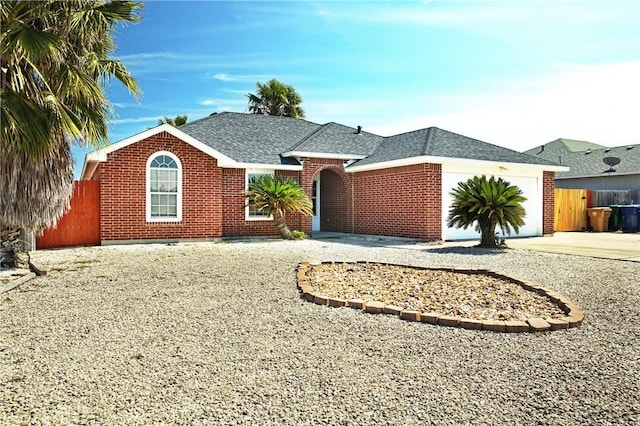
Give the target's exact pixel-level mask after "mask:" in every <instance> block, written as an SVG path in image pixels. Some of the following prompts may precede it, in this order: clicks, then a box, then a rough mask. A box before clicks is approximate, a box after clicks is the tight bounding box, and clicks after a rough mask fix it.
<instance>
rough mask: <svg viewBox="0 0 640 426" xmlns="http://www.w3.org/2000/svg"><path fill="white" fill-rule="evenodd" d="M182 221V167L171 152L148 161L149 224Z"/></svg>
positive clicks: (157, 153) (157, 154) (160, 153)
mask: <svg viewBox="0 0 640 426" xmlns="http://www.w3.org/2000/svg"><path fill="white" fill-rule="evenodd" d="M181 220H182V165H181V164H180V159H179V158H178V157H176V156H175V155H173V154H172V153H170V152H165V151H162V152H156V153H155V154H153V155H152V156H151V157H149V159H148V160H147V222H179V221H181Z"/></svg>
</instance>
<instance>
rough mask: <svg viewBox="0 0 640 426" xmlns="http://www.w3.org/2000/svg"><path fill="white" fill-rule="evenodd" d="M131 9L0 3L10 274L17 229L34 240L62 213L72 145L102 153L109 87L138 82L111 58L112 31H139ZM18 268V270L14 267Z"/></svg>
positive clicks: (0, 238)
mask: <svg viewBox="0 0 640 426" xmlns="http://www.w3.org/2000/svg"><path fill="white" fill-rule="evenodd" d="M141 7H142V4H141V3H139V2H136V1H132V0H114V1H103V0H75V1H73V2H61V1H53V0H47V1H38V2H29V1H18V0H2V8H1V11H0V17H1V22H0V27H1V28H2V31H1V33H0V42H1V46H2V52H1V54H2V68H1V72H0V75H1V82H0V85H1V86H0V89H1V96H0V98H1V104H0V107H1V108H0V109H1V123H2V126H1V131H0V133H1V138H0V250H1V251H0V256H2V257H3V258H4V260H3V263H5V264H7V265H11V263H12V259H11V256H12V254H14V252H15V251H16V241H15V238H14V237H8V236H14V235H15V230H16V229H20V228H22V229H25V230H27V231H32V232H41V231H42V230H44V229H45V228H47V227H50V226H52V225H54V224H55V223H57V221H58V219H59V218H60V217H61V216H62V214H63V213H64V212H65V211H66V210H67V209H68V207H69V199H70V197H71V191H72V184H73V172H72V166H73V158H72V155H71V150H70V146H71V144H78V145H80V146H87V145H92V146H94V147H100V146H103V145H105V144H107V143H108V137H107V133H108V129H107V124H108V119H109V118H110V117H111V116H112V115H113V108H112V106H111V103H110V102H109V100H108V98H107V96H106V94H105V90H104V88H105V85H106V84H108V83H109V82H110V81H111V80H112V79H115V80H117V81H119V82H120V83H122V84H123V86H124V87H125V88H127V89H128V90H129V91H130V92H131V93H132V94H133V95H134V96H137V95H138V93H139V88H138V85H137V82H136V80H135V79H134V78H133V77H132V76H131V75H130V73H129V71H128V70H127V69H126V67H125V66H124V65H123V64H122V63H121V62H120V61H117V60H114V59H112V58H111V55H112V54H113V52H114V50H115V43H114V38H113V30H114V29H115V27H116V26H117V25H118V24H120V23H126V22H137V21H139V19H140V17H139V11H140V10H141ZM13 263H15V261H14V262H13Z"/></svg>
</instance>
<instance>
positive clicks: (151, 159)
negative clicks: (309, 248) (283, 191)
mask: <svg viewBox="0 0 640 426" xmlns="http://www.w3.org/2000/svg"><path fill="white" fill-rule="evenodd" d="M565 170H566V167H562V166H558V165H557V164H554V163H552V162H550V161H547V160H545V159H541V158H536V157H532V156H529V155H526V154H522V153H519V152H516V151H512V150H509V149H506V148H502V147H499V146H496V145H491V144H488V143H485V142H481V141H478V140H475V139H471V138H468V137H465V136H461V135H457V134H455V133H451V132H448V131H445V130H441V129H438V128H435V127H431V128H428V129H422V130H417V131H414V132H409V133H403V134H400V135H396V136H391V137H382V136H378V135H375V134H372V133H368V132H365V131H362V130H361V128H360V127H358V128H357V129H354V128H351V127H347V126H343V125H341V124H337V123H327V124H323V125H320V124H316V123H312V122H309V121H306V120H301V119H293V118H287V117H272V116H262V115H254V114H241V113H227V112H225V113H221V114H212V115H211V116H209V117H206V118H203V119H200V120H196V121H193V122H191V123H188V124H185V125H183V126H180V127H179V128H174V127H172V126H170V125H167V124H164V125H161V126H158V127H156V128H153V129H149V130H147V131H145V132H142V133H140V134H137V135H134V136H131V137H130V138H128V139H125V140H122V141H120V142H117V143H115V144H113V145H110V146H108V147H105V148H102V149H100V150H97V151H94V152H91V153H89V154H87V156H86V158H85V163H84V168H83V172H82V179H83V180H99V181H100V235H101V241H102V244H109V243H122V242H127V241H163V240H176V239H217V238H223V237H238V236H262V235H276V234H277V232H276V229H275V227H274V226H273V223H272V221H271V220H269V218H268V217H265V216H264V215H261V214H258V212H253V211H250V210H249V209H248V208H246V207H244V201H245V200H244V196H243V191H244V190H245V189H246V188H247V182H248V180H249V179H250V178H251V177H252V176H255V175H257V174H264V173H273V174H275V175H279V176H291V177H293V178H295V179H296V180H297V181H298V182H299V183H300V184H301V185H302V187H303V188H304V190H305V191H306V192H307V194H309V196H310V197H311V199H312V201H313V205H314V216H313V217H312V218H311V217H304V216H301V215H295V214H293V215H289V216H287V223H288V224H289V225H290V227H291V228H292V229H299V230H302V231H304V232H306V233H308V234H312V233H313V232H317V231H333V232H346V233H356V234H369V235H386V236H401V237H412V238H420V239H425V240H440V239H442V240H455V239H468V238H478V236H479V234H478V233H477V232H475V230H473V229H468V230H466V231H465V230H461V229H452V228H449V227H448V226H447V223H446V218H447V214H448V210H449V206H450V204H451V197H450V195H449V192H450V191H451V189H452V188H454V187H455V186H457V184H458V182H460V181H464V180H466V179H468V178H470V177H472V176H474V175H481V174H486V175H495V176H500V177H503V178H505V179H507V180H508V181H510V182H511V183H512V184H515V185H518V186H519V187H520V188H522V190H523V191H524V195H525V196H526V197H527V201H526V202H525V203H524V207H525V209H526V212H527V217H526V219H525V220H526V224H525V226H524V227H522V229H521V232H520V236H535V235H543V234H551V233H553V214H554V204H553V203H554V195H553V189H554V174H555V172H558V171H565Z"/></svg>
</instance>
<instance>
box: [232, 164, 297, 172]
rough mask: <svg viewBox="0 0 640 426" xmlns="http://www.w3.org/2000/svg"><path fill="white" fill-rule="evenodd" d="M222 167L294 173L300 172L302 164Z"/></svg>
mask: <svg viewBox="0 0 640 426" xmlns="http://www.w3.org/2000/svg"><path fill="white" fill-rule="evenodd" d="M223 167H225V168H228V169H258V170H291V171H296V172H298V171H300V170H302V164H300V165H295V164H262V163H235V164H234V165H233V166H230V165H225V166H223Z"/></svg>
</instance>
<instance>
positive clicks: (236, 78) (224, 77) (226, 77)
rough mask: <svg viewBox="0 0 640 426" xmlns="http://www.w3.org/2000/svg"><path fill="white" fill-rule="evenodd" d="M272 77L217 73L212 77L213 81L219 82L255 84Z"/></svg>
mask: <svg viewBox="0 0 640 426" xmlns="http://www.w3.org/2000/svg"><path fill="white" fill-rule="evenodd" d="M272 78H273V76H268V75H259V74H252V75H239V74H226V73H218V74H214V75H213V79H214V80H219V81H230V82H243V83H244V82H254V83H255V82H256V81H261V80H270V79H272Z"/></svg>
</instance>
